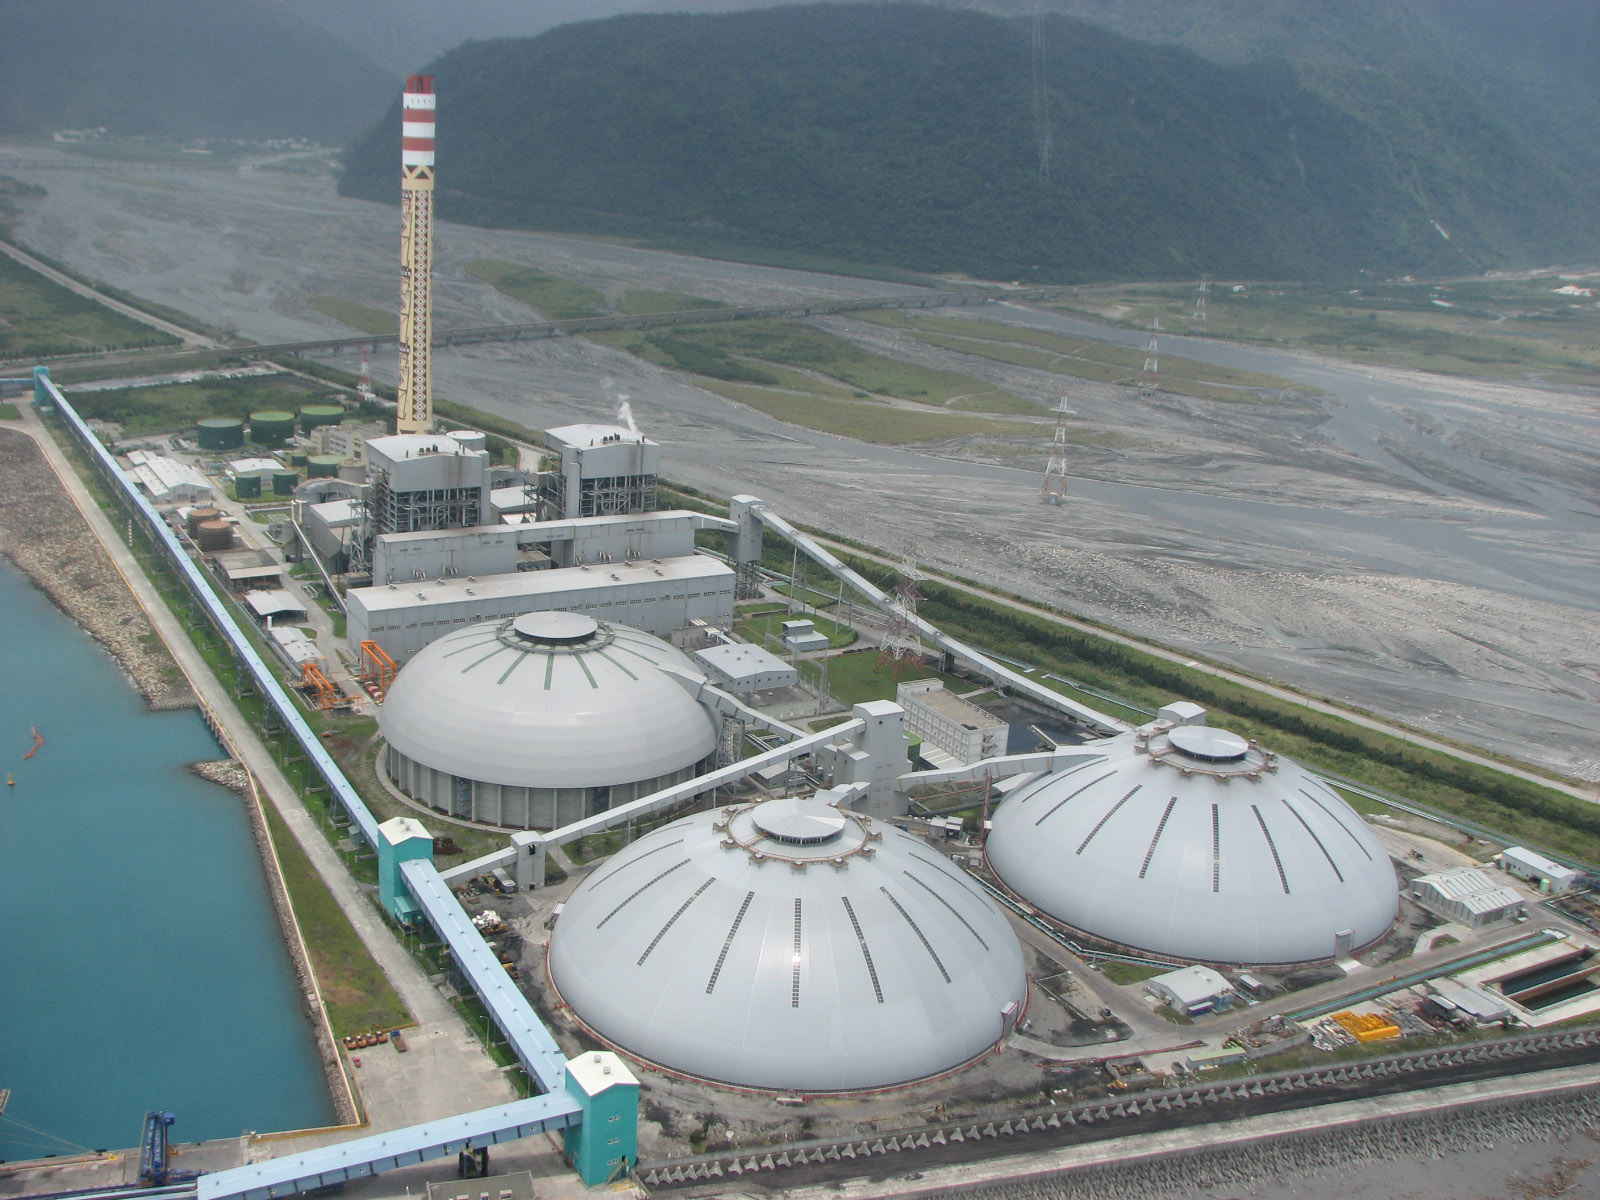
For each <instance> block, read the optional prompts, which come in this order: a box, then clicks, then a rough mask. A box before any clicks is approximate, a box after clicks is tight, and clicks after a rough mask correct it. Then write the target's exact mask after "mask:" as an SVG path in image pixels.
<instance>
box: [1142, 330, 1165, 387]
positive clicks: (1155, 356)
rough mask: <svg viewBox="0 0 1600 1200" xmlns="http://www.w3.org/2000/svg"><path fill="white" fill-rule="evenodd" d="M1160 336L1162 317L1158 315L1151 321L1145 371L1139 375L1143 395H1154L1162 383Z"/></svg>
mask: <svg viewBox="0 0 1600 1200" xmlns="http://www.w3.org/2000/svg"><path fill="white" fill-rule="evenodd" d="M1160 338H1161V318H1160V317H1157V318H1156V319H1155V320H1154V321H1152V322H1151V323H1150V341H1149V343H1148V344H1147V345H1146V346H1145V348H1144V371H1143V372H1142V373H1141V374H1140V376H1139V394H1140V395H1141V396H1154V395H1155V394H1156V388H1157V386H1158V385H1159V384H1160V383H1161V368H1160V366H1159V351H1158V349H1157V343H1158V342H1159V341H1160Z"/></svg>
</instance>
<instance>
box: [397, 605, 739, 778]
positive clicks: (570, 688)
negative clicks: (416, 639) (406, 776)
mask: <svg viewBox="0 0 1600 1200" xmlns="http://www.w3.org/2000/svg"><path fill="white" fill-rule="evenodd" d="M663 666H671V667H675V668H678V669H680V670H682V671H684V672H687V673H688V674H690V675H693V676H695V677H696V678H704V675H703V674H702V673H701V672H700V671H697V670H696V669H695V667H694V664H693V663H691V662H690V661H689V659H688V658H687V657H686V656H685V655H684V654H682V653H681V652H680V651H678V650H675V649H673V648H672V647H671V646H669V645H668V644H667V643H666V642H663V641H662V640H661V639H660V638H656V637H652V636H650V635H649V634H648V633H644V632H642V631H640V630H638V629H633V628H630V627H629V626H626V625H611V624H607V623H606V622H604V621H595V620H593V619H592V618H590V617H585V616H580V615H578V614H576V613H529V614H527V615H525V616H521V617H517V618H515V619H513V620H506V621H489V622H485V623H483V624H481V625H471V626H468V627H466V628H464V629H460V630H457V631H456V632H454V633H450V634H447V635H445V636H444V637H442V638H440V639H439V640H438V641H436V642H433V643H431V644H430V645H428V646H427V647H425V648H424V649H423V650H422V651H421V652H420V653H419V654H417V656H416V657H415V658H413V659H412V660H411V661H410V662H408V663H407V664H406V665H405V666H404V667H403V668H401V670H400V673H399V674H398V675H396V676H395V680H394V684H393V685H392V686H391V687H390V689H389V694H388V696H387V697H386V698H385V699H384V703H383V708H382V710H381V712H380V714H379V717H378V724H379V726H380V727H381V729H382V730H383V736H384V737H385V738H386V739H387V740H388V742H389V744H390V745H391V746H393V747H394V748H395V749H396V750H398V751H399V752H400V753H401V754H404V755H405V756H407V757H408V758H410V759H412V760H414V761H416V762H418V763H421V764H423V765H424V766H428V767H432V768H433V769H434V770H436V771H443V772H448V773H449V774H452V775H458V776H460V777H461V778H463V779H475V780H482V781H484V782H487V783H500V784H511V785H514V786H518V787H541V788H580V787H604V786H607V785H610V784H625V783H633V782H636V781H638V780H643V779H655V778H657V777H659V776H663V775H670V774H672V773H673V772H675V771H679V770H682V769H683V768H685V767H690V766H693V765H694V764H695V763H697V762H699V761H700V760H701V759H703V758H705V757H706V755H708V754H710V753H711V752H712V751H713V750H715V749H716V745H717V723H716V720H715V718H713V717H712V715H711V714H710V713H709V712H708V711H707V710H706V709H705V708H704V707H702V706H701V705H700V703H699V702H698V701H696V700H695V699H694V698H693V697H692V696H691V695H690V694H689V692H688V691H687V690H686V689H685V688H684V687H683V686H682V685H681V684H679V683H678V682H676V681H675V680H674V679H672V678H671V677H670V676H668V675H665V674H663V673H662V672H661V671H660V670H659V669H658V668H660V667H663Z"/></svg>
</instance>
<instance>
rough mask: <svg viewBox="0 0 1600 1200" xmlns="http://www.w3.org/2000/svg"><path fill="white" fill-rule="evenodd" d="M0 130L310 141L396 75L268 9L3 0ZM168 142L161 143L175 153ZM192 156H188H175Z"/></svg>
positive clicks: (347, 122)
mask: <svg viewBox="0 0 1600 1200" xmlns="http://www.w3.org/2000/svg"><path fill="white" fill-rule="evenodd" d="M0 23H3V25H4V28H5V31H6V36H5V37H4V38H3V39H0V78H3V79H5V81H6V87H7V91H8V93H9V94H8V96H7V100H6V103H5V105H4V107H3V108H0V130H3V131H4V132H6V133H9V134H25V135H41V134H48V133H50V132H51V131H52V130H60V129H89V128H93V127H96V126H104V127H105V128H106V129H107V130H108V131H109V132H110V134H111V135H113V136H117V135H142V136H145V137H151V138H163V139H168V140H170V141H172V142H178V143H188V142H189V141H190V139H194V138H214V139H222V138H246V139H265V138H312V139H316V140H320V141H322V142H323V143H325V144H333V143H336V142H338V141H340V140H342V139H343V138H346V137H348V136H350V135H351V134H353V133H354V132H355V131H356V130H358V129H360V128H361V127H362V126H363V125H364V124H365V123H366V122H368V121H371V120H374V119H376V118H377V116H378V115H379V114H380V113H381V112H382V111H383V106H384V104H385V103H386V102H387V101H388V100H390V98H391V97H397V95H398V93H399V90H400V81H399V80H398V79H397V78H396V77H395V76H394V75H393V74H392V73H391V72H389V71H386V70H384V69H383V68H382V67H379V66H377V65H376V64H374V63H373V62H372V61H371V60H370V59H369V58H366V57H364V56H363V55H362V54H361V53H360V52H359V51H357V50H355V49H354V48H353V47H352V46H351V45H350V44H348V43H346V42H341V41H339V40H338V39H337V38H334V37H330V36H329V35H328V34H327V32H325V31H324V30H322V29H319V28H317V26H316V25H314V24H313V23H312V22H311V21H310V20H307V19H305V18H302V17H297V16H295V15H294V13H293V12H292V11H290V9H288V8H286V7H282V6H278V5H258V4H219V5H209V4H199V5H197V4H194V3H191V2H189V0H142V2H141V3H139V4H126V3H123V2H122V0H72V3H71V4H68V5H60V4H33V3H25V2H21V3H19V2H17V0H9V2H8V3H6V4H5V5H4V8H3V10H0ZM177 152H178V147H176V146H175V147H174V153H177ZM197 160H198V161H200V162H204V161H205V158H204V156H201V155H194V154H190V155H186V156H185V161H187V162H189V163H194V162H196V161H197Z"/></svg>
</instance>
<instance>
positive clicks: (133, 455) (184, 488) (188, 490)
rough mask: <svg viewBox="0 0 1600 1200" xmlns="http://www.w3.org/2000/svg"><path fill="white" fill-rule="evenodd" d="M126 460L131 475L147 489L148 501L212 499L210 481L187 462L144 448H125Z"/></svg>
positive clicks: (157, 502) (176, 501) (155, 502)
mask: <svg viewBox="0 0 1600 1200" xmlns="http://www.w3.org/2000/svg"><path fill="white" fill-rule="evenodd" d="M128 462H129V464H130V466H131V467H132V472H131V473H132V475H133V477H134V479H135V480H136V481H138V483H139V486H141V487H142V488H144V490H145V491H146V492H147V493H149V496H150V503H152V504H156V505H160V506H162V507H165V506H167V505H170V504H201V503H206V502H209V501H210V500H211V499H212V496H213V494H212V491H211V481H210V480H208V479H207V478H206V477H205V476H204V475H202V474H201V473H200V472H199V471H197V470H196V469H195V468H194V467H191V466H190V465H189V464H188V463H181V462H178V461H177V460H176V459H171V458H166V457H164V456H162V455H160V454H153V453H151V452H150V451H148V450H131V451H129V452H128Z"/></svg>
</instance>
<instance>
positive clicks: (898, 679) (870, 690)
mask: <svg viewBox="0 0 1600 1200" xmlns="http://www.w3.org/2000/svg"><path fill="white" fill-rule="evenodd" d="M819 628H820V627H819ZM801 670H802V671H804V672H805V673H806V675H807V676H808V677H811V678H815V676H816V674H817V665H816V664H815V663H802V664H801ZM930 678H939V679H942V680H944V685H945V687H947V688H949V689H950V690H951V691H952V692H955V693H956V694H957V695H963V694H965V693H967V692H970V691H972V690H973V688H974V687H975V686H976V685H975V684H974V683H973V682H972V681H971V680H970V679H960V678H957V677H956V676H954V675H946V674H944V673H943V672H941V671H935V670H934V669H933V668H932V667H927V666H923V665H922V664H920V663H902V664H901V665H900V669H899V670H898V671H896V670H895V669H894V668H893V667H892V666H883V667H879V666H878V652H877V651H876V650H852V651H851V652H850V653H848V654H840V655H836V656H835V657H833V658H830V659H829V660H828V689H829V690H830V691H831V692H832V693H833V695H834V698H835V699H836V700H838V701H839V703H840V704H843V705H844V706H845V707H847V708H848V707H849V706H850V705H852V704H862V703H864V702H866V701H868V700H893V699H894V689H895V685H896V684H898V683H909V682H910V681H911V680H913V679H930Z"/></svg>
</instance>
